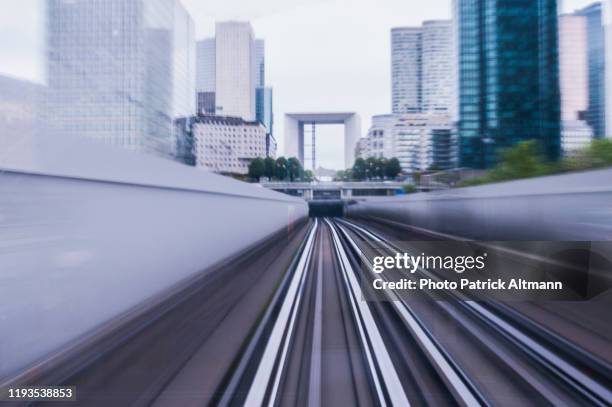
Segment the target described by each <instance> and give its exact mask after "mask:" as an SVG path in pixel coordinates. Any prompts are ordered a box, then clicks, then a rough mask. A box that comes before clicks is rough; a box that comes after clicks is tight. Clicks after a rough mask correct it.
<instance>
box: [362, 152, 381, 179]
mask: <svg viewBox="0 0 612 407" xmlns="http://www.w3.org/2000/svg"><path fill="white" fill-rule="evenodd" d="M365 162H366V178H367V179H374V178H377V177H378V173H379V171H378V167H379V166H380V161H379V160H378V158H376V157H368V158H367V159H366V160H365Z"/></svg>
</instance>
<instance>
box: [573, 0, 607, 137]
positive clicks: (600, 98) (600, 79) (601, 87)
mask: <svg viewBox="0 0 612 407" xmlns="http://www.w3.org/2000/svg"><path fill="white" fill-rule="evenodd" d="M574 14H575V15H579V16H585V17H586V19H587V46H588V65H589V67H588V70H589V107H588V110H587V112H586V121H587V123H588V124H589V125H590V126H591V127H592V128H593V134H594V135H595V137H603V136H604V128H605V111H606V100H605V99H606V98H605V71H606V66H605V46H604V44H605V38H604V37H605V36H604V27H603V24H602V6H601V2H596V3H593V4H591V5H590V6H587V7H585V8H583V9H581V10H578V11H576V12H575V13H574ZM611 45H612V44H611Z"/></svg>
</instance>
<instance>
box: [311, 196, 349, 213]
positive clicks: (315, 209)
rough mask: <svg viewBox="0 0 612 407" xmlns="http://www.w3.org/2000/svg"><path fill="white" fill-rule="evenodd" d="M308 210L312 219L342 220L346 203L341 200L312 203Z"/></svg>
mask: <svg viewBox="0 0 612 407" xmlns="http://www.w3.org/2000/svg"><path fill="white" fill-rule="evenodd" d="M308 209H309V216H310V217H311V218H323V217H330V218H341V217H343V216H344V202H343V201H342V200H340V199H327V200H315V201H310V202H308Z"/></svg>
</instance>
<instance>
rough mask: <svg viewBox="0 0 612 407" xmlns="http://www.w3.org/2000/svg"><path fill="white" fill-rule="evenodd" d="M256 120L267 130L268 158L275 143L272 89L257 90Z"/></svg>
mask: <svg viewBox="0 0 612 407" xmlns="http://www.w3.org/2000/svg"><path fill="white" fill-rule="evenodd" d="M255 105H256V108H257V112H256V116H257V117H256V119H257V121H258V122H260V123H261V124H263V125H264V127H265V128H266V146H267V147H266V156H270V155H271V154H270V151H271V150H270V146H271V145H272V144H273V143H275V141H274V130H273V126H274V116H273V113H272V88H267V87H263V88H257V100H256V103H255Z"/></svg>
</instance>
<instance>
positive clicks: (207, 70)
mask: <svg viewBox="0 0 612 407" xmlns="http://www.w3.org/2000/svg"><path fill="white" fill-rule="evenodd" d="M215 54H216V46H215V39H214V38H206V39H203V40H200V41H198V43H197V68H196V71H197V80H196V92H197V95H196V96H197V112H198V113H201V114H215V80H216V75H215V68H216V67H215V65H216V62H215V61H216V57H215Z"/></svg>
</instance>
